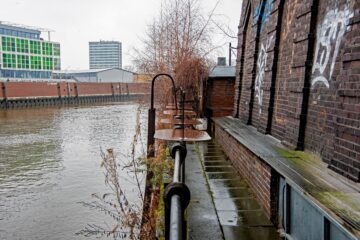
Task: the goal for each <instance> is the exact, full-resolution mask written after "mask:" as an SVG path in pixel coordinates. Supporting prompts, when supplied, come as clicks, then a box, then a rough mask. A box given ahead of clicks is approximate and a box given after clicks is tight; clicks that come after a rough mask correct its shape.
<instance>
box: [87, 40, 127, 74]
mask: <svg viewBox="0 0 360 240" xmlns="http://www.w3.org/2000/svg"><path fill="white" fill-rule="evenodd" d="M89 68H90V69H106V68H122V50H121V42H117V41H99V42H89Z"/></svg>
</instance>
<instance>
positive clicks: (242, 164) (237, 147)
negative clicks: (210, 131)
mask: <svg viewBox="0 0 360 240" xmlns="http://www.w3.org/2000/svg"><path fill="white" fill-rule="evenodd" d="M215 139H216V141H217V142H218V143H219V144H220V145H221V146H222V148H223V150H224V152H225V154H226V155H227V156H228V157H229V159H230V161H231V163H232V164H233V166H234V167H235V169H236V170H237V171H238V172H239V173H240V175H241V176H242V177H243V178H245V180H246V181H247V182H248V184H249V185H250V188H251V190H252V191H253V192H254V194H255V196H256V197H257V199H259V201H260V202H261V205H262V206H263V208H264V210H265V212H266V215H267V216H268V218H270V217H271V197H270V192H271V187H270V185H271V183H270V182H271V167H270V166H269V165H267V164H266V163H265V162H263V161H262V160H260V159H258V158H257V157H256V156H255V155H254V154H253V153H252V152H251V151H249V150H248V149H247V148H246V147H244V146H242V145H241V144H240V143H239V142H237V141H236V140H235V139H234V138H233V137H232V136H230V135H229V134H228V133H226V132H225V131H224V130H223V129H222V128H220V127H215Z"/></svg>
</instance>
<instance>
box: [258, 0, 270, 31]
mask: <svg viewBox="0 0 360 240" xmlns="http://www.w3.org/2000/svg"><path fill="white" fill-rule="evenodd" d="M262 3H263V4H265V9H264V13H263V15H262V17H261V19H260V21H259V17H260V10H261V5H262V4H258V5H257V6H256V8H255V11H254V22H258V24H260V32H261V31H262V28H263V26H264V23H265V22H267V21H269V16H270V13H271V9H272V0H267V1H266V2H262Z"/></svg>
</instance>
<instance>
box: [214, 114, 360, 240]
mask: <svg viewBox="0 0 360 240" xmlns="http://www.w3.org/2000/svg"><path fill="white" fill-rule="evenodd" d="M213 121H214V123H215V129H217V128H219V129H221V131H224V132H226V133H227V134H228V135H229V137H231V138H233V139H234V140H236V141H237V142H238V143H239V144H240V145H241V146H242V147H245V148H246V149H247V150H248V151H250V152H251V153H252V154H253V155H255V156H256V157H257V158H258V159H260V160H261V161H263V162H264V163H265V164H266V165H269V166H270V167H271V169H273V170H275V171H276V172H277V173H278V174H280V175H281V176H282V177H284V178H285V179H286V181H287V182H288V183H289V184H290V185H291V186H292V187H293V188H295V189H297V190H298V191H299V192H301V193H302V194H303V196H304V197H305V198H307V199H309V200H310V201H311V202H313V204H314V205H315V206H317V207H319V208H320V209H321V210H322V211H323V212H324V214H325V215H327V216H328V217H330V218H332V219H334V220H335V221H336V222H338V223H339V224H340V225H341V226H343V227H344V228H345V229H347V230H348V231H349V232H351V233H352V234H354V235H355V236H357V237H360V186H359V184H358V183H355V182H349V180H346V179H345V178H343V177H341V176H340V175H337V174H336V173H334V172H333V171H331V170H329V169H328V168H327V165H326V164H325V163H324V162H323V161H321V159H319V157H317V156H316V155H314V154H311V153H307V152H302V151H293V150H290V149H287V148H286V147H285V146H283V145H282V144H281V143H280V142H279V141H277V140H276V139H274V138H273V137H271V136H267V135H263V134H261V133H259V132H257V130H256V129H255V128H253V127H251V126H248V125H245V124H243V123H242V122H241V121H240V120H239V119H235V118H232V117H222V118H213ZM216 137H217V136H215V138H216ZM229 151H230V150H229ZM225 152H226V151H225ZM226 153H227V154H231V152H230V153H229V152H226ZM230 158H231V157H230Z"/></svg>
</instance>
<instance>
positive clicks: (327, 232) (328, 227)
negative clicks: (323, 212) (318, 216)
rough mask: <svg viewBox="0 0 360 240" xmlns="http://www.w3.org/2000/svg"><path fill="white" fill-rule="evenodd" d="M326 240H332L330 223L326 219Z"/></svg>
mask: <svg viewBox="0 0 360 240" xmlns="http://www.w3.org/2000/svg"><path fill="white" fill-rule="evenodd" d="M324 240H330V221H329V220H328V219H327V218H326V217H324Z"/></svg>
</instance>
